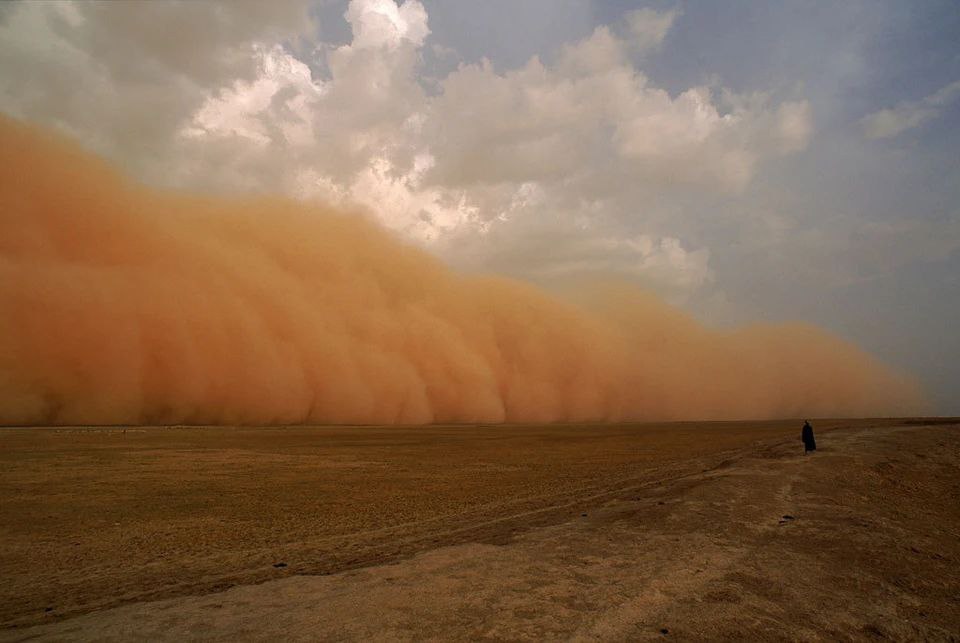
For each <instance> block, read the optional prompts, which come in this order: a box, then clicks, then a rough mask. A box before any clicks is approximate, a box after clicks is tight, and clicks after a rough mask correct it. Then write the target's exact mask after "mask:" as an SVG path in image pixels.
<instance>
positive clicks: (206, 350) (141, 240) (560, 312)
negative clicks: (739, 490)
mask: <svg viewBox="0 0 960 643" xmlns="http://www.w3.org/2000/svg"><path fill="white" fill-rule="evenodd" d="M0 167H3V168H4V172H2V173H0V421H2V422H4V423H8V424H9V423H136V422H151V423H152V422H193V423H238V422H243V423H274V422H279V423H292V422H361V423H426V422H501V421H512V422H525V421H531V422H532V421H536V422H544V421H576V420H598V421H616V420H632V419H692V418H703V419H719V418H760V417H777V416H780V417H784V416H789V417H794V416H800V415H810V416H827V415H829V416H840V415H848V416H849V415H900V414H910V413H916V412H919V411H921V410H923V408H924V407H923V399H922V396H921V394H920V392H919V390H918V388H917V386H916V385H915V384H914V383H913V381H912V380H911V379H909V378H906V377H904V376H902V375H900V374H898V373H895V372H893V371H891V370H890V369H888V368H886V367H885V366H883V365H882V364H880V363H879V362H878V361H877V360H875V359H873V358H872V357H871V356H869V355H867V354H866V353H864V352H863V351H861V350H859V349H858V348H857V347H855V346H853V345H851V344H849V343H847V342H845V341H841V340H840V339H838V338H836V337H833V336H831V335H830V334H828V333H826V332H824V331H822V330H819V329H817V328H815V327H813V326H810V325H806V324H777V325H767V324H763V325H754V326H748V327H743V328H739V329H735V330H729V331H723V332H719V331H714V330H710V329H708V328H705V327H703V326H702V325H700V324H699V323H697V322H695V321H694V320H693V319H692V318H690V317H688V316H687V315H686V314H684V313H682V312H680V311H679V310H677V309H675V308H672V307H670V306H669V305H667V304H665V303H663V302H662V301H660V300H659V299H657V298H656V297H654V296H652V295H649V294H644V293H642V292H640V291H638V290H636V289H635V288H633V287H630V286H625V285H600V284H596V283H593V284H591V285H590V286H589V287H584V286H583V285H581V286H579V287H576V288H572V290H573V291H574V293H575V295H574V296H572V297H571V299H570V301H567V300H566V299H564V300H561V299H558V298H556V297H555V296H552V295H550V294H548V293H546V292H543V291H541V290H538V289H537V288H535V287H533V286H530V285H526V284H524V283H521V282H518V281H512V280H508V279H504V278H494V277H481V276H464V275H461V274H459V273H456V272H454V271H452V270H450V269H448V268H447V267H445V266H444V265H443V264H442V263H441V262H440V261H438V260H437V259H435V258H434V257H432V256H430V255H428V254H427V253H425V252H424V251H422V250H420V249H417V248H414V247H412V246H410V245H406V244H404V243H402V242H400V241H399V240H397V239H395V238H394V237H393V236H392V235H391V234H390V233H388V232H386V231H384V230H383V229H381V228H380V227H379V226H378V225H376V224H374V223H371V222H368V221H367V220H366V219H365V218H363V217H361V216H357V215H355V214H345V213H341V212H338V211H336V210H333V209H328V208H322V207H310V206H306V205H302V204H298V203H294V202H291V201H286V200H279V199H278V200H272V199H266V198H263V199H247V200H239V199H225V198H221V199H214V198H201V197H193V196H186V195H181V194H176V193H171V192H161V191H155V190H153V189H149V188H145V187H141V186H140V185H139V184H136V183H134V182H133V181H131V180H128V179H126V178H124V177H122V176H121V175H119V174H118V173H117V172H116V171H115V170H113V169H112V168H111V167H110V166H109V165H108V164H107V163H106V162H104V161H101V160H99V159H97V158H95V157H93V156H90V155H88V154H87V153H86V152H84V151H82V150H81V149H80V148H79V147H78V146H75V145H74V144H72V143H69V142H67V141H65V140H63V139H61V138H60V137H59V136H58V135H54V134H52V133H49V132H43V131H40V130H37V129H34V128H33V127H32V126H26V125H23V124H20V123H17V122H15V121H11V120H9V119H7V118H2V119H0ZM574 301H576V302H579V303H573V302H574Z"/></svg>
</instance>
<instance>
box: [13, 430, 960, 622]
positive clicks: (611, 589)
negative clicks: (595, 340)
mask: <svg viewBox="0 0 960 643" xmlns="http://www.w3.org/2000/svg"><path fill="white" fill-rule="evenodd" d="M815 426H816V428H817V429H818V437H819V441H820V443H821V447H822V448H821V450H820V451H819V452H817V454H815V455H813V456H810V457H804V456H803V455H800V453H801V447H800V444H799V440H798V437H799V436H798V433H799V425H798V423H797V422H767V423H696V424H693V423H684V424H664V425H651V424H646V425H619V426H550V427H472V426H470V427H427V428H398V427H392V428H366V427H324V428H319V427H318V428H287V429H265V428H249V429H248V428H128V429H127V430H126V433H124V432H123V431H122V430H120V429H115V428H110V429H97V428H60V429H54V428H50V429H25V430H0V539H2V543H3V547H2V548H0V578H2V581H0V623H2V625H3V626H4V627H5V628H7V629H5V630H3V631H0V639H13V640H16V639H20V638H24V637H33V636H39V637H41V638H42V637H52V638H70V639H76V638H95V639H99V640H105V639H152V640H156V639H159V638H166V639H183V638H191V637H192V638H197V637H204V638H223V639H233V638H237V637H245V638H261V639H262V638H272V637H284V638H303V639H311V638H312V639H316V638H334V639H336V638H390V639H397V638H399V639H405V638H406V639H423V638H431V637H432V638H438V639H447V638H468V639H476V638H484V637H487V638H537V639H540V638H571V637H573V638H581V639H636V638H645V637H659V636H663V634H661V630H662V629H666V630H668V635H680V636H681V637H683V636H686V637H706V638H738V637H741V636H744V635H747V636H753V637H758V638H771V639H777V638H817V637H826V638H869V637H873V636H875V637H884V636H885V637H892V638H905V637H906V638H912V637H916V638H933V639H944V640H950V639H951V637H953V640H957V636H958V633H960V427H958V426H957V425H949V424H939V425H931V426H923V425H922V423H918V422H912V423H907V422H906V421H903V420H888V421H875V420H872V421H867V420H863V421H833V422H827V421H818V422H816V423H815ZM835 429H840V430H835ZM785 515H789V516H791V517H792V519H785V518H783V516H785ZM280 564H283V565H285V566H280V567H278V566H275V565H280ZM287 576H293V577H292V578H285V577H287ZM264 581H275V582H269V583H266V584H261V585H257V586H252V587H251V586H246V587H235V588H233V589H231V590H229V591H226V592H221V593H211V592H214V591H217V590H223V589H226V588H229V587H232V586H234V585H249V584H252V583H262V582H264ZM191 595H193V596H191ZM196 595H202V596H196ZM155 599H167V600H164V601H161V602H159V603H144V602H143V601H149V600H155ZM131 603H133V604H131ZM125 604H131V605H126V606H125V607H119V608H117V609H108V610H106V611H100V612H97V613H92V614H87V615H86V616H81V617H80V618H75V619H72V618H69V617H72V616H77V615H81V614H84V613H87V612H93V611H94V610H104V609H105V608H116V607H117V606H120V605H125ZM31 625H39V627H33V628H27V627H26V626H31Z"/></svg>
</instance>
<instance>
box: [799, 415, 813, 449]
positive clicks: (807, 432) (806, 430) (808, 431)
mask: <svg viewBox="0 0 960 643" xmlns="http://www.w3.org/2000/svg"><path fill="white" fill-rule="evenodd" d="M800 439H801V440H803V455H807V454H808V453H810V452H811V451H816V450H817V441H816V440H815V439H814V438H813V427H812V426H810V423H809V422H808V421H807V420H804V421H803V431H801V432H800Z"/></svg>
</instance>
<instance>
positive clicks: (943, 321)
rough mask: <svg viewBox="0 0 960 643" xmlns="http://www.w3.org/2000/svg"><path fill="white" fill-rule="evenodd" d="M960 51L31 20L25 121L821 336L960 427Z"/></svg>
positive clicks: (864, 11)
mask: <svg viewBox="0 0 960 643" xmlns="http://www.w3.org/2000/svg"><path fill="white" fill-rule="evenodd" d="M958 43H960V7H958V5H957V4H956V3H955V2H952V1H943V2H936V1H928V2H916V3H904V2H895V1H891V2H883V1H871V2H860V1H857V0H850V1H846V2H837V3H828V2H799V1H797V2H782V3H766V2H738V1H731V2H724V3H716V2H692V1H688V2H682V1H681V2H653V3H640V2H605V1H599V0H598V1H588V0H579V1H574V0H526V1H524V2H512V1H506V0H488V1H485V2H469V1H455V0H443V1H440V0H424V1H423V2H417V1H415V0H407V1H406V2H403V3H399V4H398V3H395V2H394V1H393V0H352V1H351V2H333V1H326V0H321V1H319V2H317V1H313V2H310V1H306V0H304V1H299V0H298V1H289V2H274V3H263V2H257V1H253V0H251V1H234V2H223V3H217V2H203V1H197V2H193V1H185V2H136V1H131V2H122V3H120V2H103V3H97V2H84V3H75V4H74V3H67V2H13V3H4V4H3V5H0V111H2V112H3V113H6V114H9V115H11V116H14V117H18V118H22V119H27V120H31V121H34V122H39V123H42V124H45V125H49V126H53V127H56V128H58V129H60V130H62V131H64V132H66V133H68V134H69V135H71V136H73V137H75V138H77V139H78V140H80V141H81V142H82V143H83V144H84V145H85V146H86V147H87V148H89V149H90V150H92V151H94V152H96V153H99V154H102V155H104V156H106V157H107V158H109V159H111V160H113V161H114V162H116V163H118V164H120V166H121V167H123V168H124V169H125V170H126V171H128V172H130V173H131V174H133V175H134V176H136V177H137V178H138V179H140V180H142V181H144V182H146V183H147V184H150V185H157V186H164V187H176V188H180V189H188V190H192V191H201V192H215V193H221V192H222V193H231V194H233V193H238V192H239V193H271V194H274V193H280V194H284V195H288V196H291V197H294V198H297V199H304V200H319V201H324V202H332V203H334V204H343V205H350V206H360V207H363V208H366V209H368V210H369V211H370V212H371V213H372V215H373V216H374V217H376V218H377V219H378V220H379V221H380V222H381V223H382V224H383V225H385V226H386V227H387V228H389V229H392V230H394V231H395V232H396V233H397V234H399V235H401V236H402V237H403V238H405V239H407V240H409V241H410V242H412V243H415V244H418V245H420V246H422V247H424V248H425V249H427V250H428V251H430V252H432V253H434V254H436V255H437V256H439V257H441V258H442V259H444V260H445V261H446V262H447V263H448V264H450V265H452V266H454V267H455V268H456V269H458V270H461V271H466V272H483V273H496V274H504V275H509V276H513V277H518V278H520V279H524V280H528V281H532V282H535V283H538V284H541V285H544V286H546V287H548V288H549V287H557V286H558V285H559V284H562V283H564V282H566V281H567V280H570V279H577V278H581V277H591V276H594V275H604V276H613V277H616V278H617V279H620V280H625V281H628V282H632V283H636V284H638V285H640V286H642V287H644V288H647V289H650V290H653V291H655V292H657V293H659V294H660V295H661V296H663V297H665V298H666V299H667V300H668V301H670V302H672V303H674V304H676V305H678V306H680V307H681V308H683V309H685V310H687V311H689V312H691V313H692V314H694V315H695V316H696V317H697V318H698V319H700V320H701V321H702V322H704V323H706V324H708V325H712V326H717V327H725V326H730V325H733V324H743V323H746V322H750V321H779V320H804V321H809V322H813V323H815V324H818V325H820V326H822V327H824V328H826V329H828V330H829V331H832V332H834V333H836V334H838V335H840V336H841V337H844V338H847V339H850V340H853V341H855V342H856V343H858V344H859V345H860V346H862V347H863V348H865V349H866V350H868V351H870V352H871V353H873V354H875V355H877V356H878V357H879V358H880V359H882V360H884V361H885V362H887V363H888V364H890V365H892V366H894V367H897V368H900V369H903V370H905V371H909V372H912V373H914V374H915V375H917V376H918V377H919V378H920V380H921V382H922V384H923V386H924V388H925V390H926V391H927V393H928V395H929V396H930V398H931V399H932V401H933V403H934V405H935V407H934V408H935V410H936V411H937V412H939V413H943V414H960V395H958V393H960V333H958V332H957V329H958V328H960V127H958V125H960V44H958ZM731 367H732V368H735V365H732V366H731ZM787 367H789V366H787ZM824 376H825V377H828V376H829V374H828V373H825V374H824Z"/></svg>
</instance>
